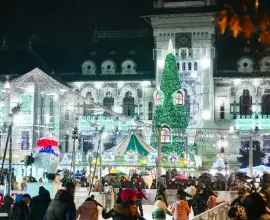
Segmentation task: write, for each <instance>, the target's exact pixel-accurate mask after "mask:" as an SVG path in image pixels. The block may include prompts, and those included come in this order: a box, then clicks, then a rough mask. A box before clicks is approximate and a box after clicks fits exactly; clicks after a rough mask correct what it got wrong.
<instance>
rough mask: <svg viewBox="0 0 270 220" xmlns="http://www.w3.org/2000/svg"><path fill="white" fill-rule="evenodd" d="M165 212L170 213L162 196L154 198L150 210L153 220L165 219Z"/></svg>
mask: <svg viewBox="0 0 270 220" xmlns="http://www.w3.org/2000/svg"><path fill="white" fill-rule="evenodd" d="M166 214H168V215H170V216H171V215H172V214H171V212H170V211H169V210H168V207H167V206H166V204H165V202H164V200H163V197H162V196H160V197H158V198H157V199H156V202H155V206H154V209H153V212H152V218H153V220H166Z"/></svg>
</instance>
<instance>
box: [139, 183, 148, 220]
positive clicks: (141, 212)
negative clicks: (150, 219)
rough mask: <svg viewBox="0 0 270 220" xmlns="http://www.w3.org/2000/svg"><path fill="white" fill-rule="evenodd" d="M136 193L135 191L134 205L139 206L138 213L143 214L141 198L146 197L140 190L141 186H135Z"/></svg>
mask: <svg viewBox="0 0 270 220" xmlns="http://www.w3.org/2000/svg"><path fill="white" fill-rule="evenodd" d="M136 193H137V200H136V207H137V208H139V210H140V215H141V216H143V207H142V200H143V199H145V200H147V198H146V196H145V195H144V193H143V191H142V187H137V188H136Z"/></svg>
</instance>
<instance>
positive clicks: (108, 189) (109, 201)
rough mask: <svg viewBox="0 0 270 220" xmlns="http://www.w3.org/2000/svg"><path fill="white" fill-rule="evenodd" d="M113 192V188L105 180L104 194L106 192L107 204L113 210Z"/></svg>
mask: <svg viewBox="0 0 270 220" xmlns="http://www.w3.org/2000/svg"><path fill="white" fill-rule="evenodd" d="M112 193H113V188H112V187H111V186H110V185H109V184H108V183H107V182H105V184H104V194H105V206H106V207H107V208H108V209H109V210H111V208H112Z"/></svg>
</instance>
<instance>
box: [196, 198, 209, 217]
mask: <svg viewBox="0 0 270 220" xmlns="http://www.w3.org/2000/svg"><path fill="white" fill-rule="evenodd" d="M193 203H194V216H196V215H199V214H201V213H203V212H204V211H205V209H206V204H207V198H206V196H205V195H204V194H196V195H195V196H194V199H193Z"/></svg>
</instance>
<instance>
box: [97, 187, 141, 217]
mask: <svg viewBox="0 0 270 220" xmlns="http://www.w3.org/2000/svg"><path fill="white" fill-rule="evenodd" d="M120 196H121V202H120V203H119V204H118V203H115V204H114V207H113V209H111V210H110V211H109V212H106V209H103V211H102V217H103V218H104V219H109V218H112V219H113V220H138V219H139V220H144V218H143V217H141V216H140V215H139V213H138V211H137V207H136V204H135V200H136V192H135V191H134V190H132V189H125V190H123V191H122V192H121V195H120Z"/></svg>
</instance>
